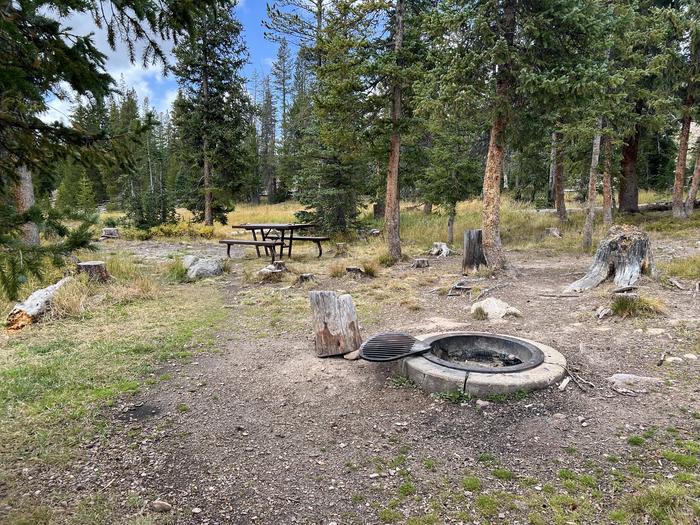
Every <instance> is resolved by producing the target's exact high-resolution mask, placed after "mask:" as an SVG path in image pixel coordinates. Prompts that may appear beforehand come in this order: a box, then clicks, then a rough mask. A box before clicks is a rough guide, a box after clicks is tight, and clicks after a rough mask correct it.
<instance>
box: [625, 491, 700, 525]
mask: <svg viewBox="0 0 700 525" xmlns="http://www.w3.org/2000/svg"><path fill="white" fill-rule="evenodd" d="M697 490H698V489H697V488H695V489H694V491H693V492H694V494H693V493H691V491H690V490H689V489H688V488H687V487H685V486H683V485H681V484H680V483H677V482H675V481H664V482H662V483H659V484H658V485H654V486H652V487H649V488H646V489H643V490H641V491H639V492H638V493H636V494H634V495H631V496H629V497H628V498H626V500H625V502H624V504H623V506H622V509H620V510H618V512H617V519H618V522H621V523H648V522H649V521H648V520H644V517H647V518H651V520H652V521H651V523H657V524H660V525H691V524H693V523H698V520H700V506H699V505H698V503H697V498H698V496H699V495H700V494H698V492H697Z"/></svg>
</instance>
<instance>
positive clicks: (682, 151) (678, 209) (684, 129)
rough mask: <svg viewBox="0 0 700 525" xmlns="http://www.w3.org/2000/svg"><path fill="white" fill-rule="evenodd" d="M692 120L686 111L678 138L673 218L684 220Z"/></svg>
mask: <svg viewBox="0 0 700 525" xmlns="http://www.w3.org/2000/svg"><path fill="white" fill-rule="evenodd" d="M691 123H692V119H691V117H690V114H689V112H688V111H684V115H683V120H682V124H681V134H680V136H679V137H678V157H677V158H676V175H675V178H674V180H673V217H674V218H676V219H682V218H684V217H685V216H686V215H685V205H684V203H683V187H684V186H685V167H686V163H687V162H688V142H689V140H690V125H691Z"/></svg>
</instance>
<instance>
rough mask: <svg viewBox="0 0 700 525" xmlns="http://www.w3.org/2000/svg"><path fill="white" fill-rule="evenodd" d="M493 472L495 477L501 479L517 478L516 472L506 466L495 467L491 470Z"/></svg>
mask: <svg viewBox="0 0 700 525" xmlns="http://www.w3.org/2000/svg"><path fill="white" fill-rule="evenodd" d="M491 474H493V477H494V478H496V479H500V480H501V481H510V480H512V479H515V474H513V473H512V472H511V471H510V470H508V469H505V468H497V469H494V470H492V471H491Z"/></svg>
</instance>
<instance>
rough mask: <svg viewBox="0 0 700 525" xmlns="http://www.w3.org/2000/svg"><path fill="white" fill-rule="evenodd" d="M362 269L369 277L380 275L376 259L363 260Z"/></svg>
mask: <svg viewBox="0 0 700 525" xmlns="http://www.w3.org/2000/svg"><path fill="white" fill-rule="evenodd" d="M362 271H363V272H365V275H367V276H369V277H376V276H377V275H379V266H378V265H377V263H376V262H375V261H363V262H362Z"/></svg>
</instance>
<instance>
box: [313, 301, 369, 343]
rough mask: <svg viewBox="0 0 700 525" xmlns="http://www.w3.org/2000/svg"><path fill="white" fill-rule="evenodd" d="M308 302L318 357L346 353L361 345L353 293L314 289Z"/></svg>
mask: <svg viewBox="0 0 700 525" xmlns="http://www.w3.org/2000/svg"><path fill="white" fill-rule="evenodd" d="M309 301H310V303H311V314H312V322H313V329H314V345H315V349H316V355H317V356H318V357H328V356H333V355H343V354H347V353H349V352H353V351H355V350H357V349H358V348H360V345H361V344H362V336H361V335H360V327H359V323H358V321H357V312H356V311H355V305H354V304H353V302H352V297H350V295H348V294H344V295H340V296H339V295H338V294H336V293H335V292H331V291H314V292H310V293H309Z"/></svg>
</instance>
